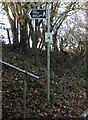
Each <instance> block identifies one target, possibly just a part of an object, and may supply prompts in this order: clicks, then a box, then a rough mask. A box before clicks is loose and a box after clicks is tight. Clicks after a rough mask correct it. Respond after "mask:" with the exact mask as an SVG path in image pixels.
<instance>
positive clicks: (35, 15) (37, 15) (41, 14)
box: [27, 9, 47, 19]
mask: <svg viewBox="0 0 88 120" xmlns="http://www.w3.org/2000/svg"><path fill="white" fill-rule="evenodd" d="M27 15H28V18H29V19H47V9H31V10H29V11H28V13H27Z"/></svg>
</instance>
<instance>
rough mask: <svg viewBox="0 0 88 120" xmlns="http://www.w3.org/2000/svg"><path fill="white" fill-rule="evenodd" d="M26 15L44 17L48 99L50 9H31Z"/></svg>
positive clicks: (37, 17) (30, 17)
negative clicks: (45, 23) (45, 25)
mask: <svg viewBox="0 0 88 120" xmlns="http://www.w3.org/2000/svg"><path fill="white" fill-rule="evenodd" d="M27 16H28V18H29V19H34V20H36V19H46V20H47V28H48V30H47V32H46V33H45V42H47V80H48V82H47V98H48V101H50V43H52V33H50V9H49V5H48V7H47V9H31V10H29V11H28V13H27Z"/></svg>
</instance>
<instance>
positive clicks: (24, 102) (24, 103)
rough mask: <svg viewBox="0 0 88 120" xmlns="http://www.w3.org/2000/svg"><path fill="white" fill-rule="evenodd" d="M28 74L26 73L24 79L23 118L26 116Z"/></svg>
mask: <svg viewBox="0 0 88 120" xmlns="http://www.w3.org/2000/svg"><path fill="white" fill-rule="evenodd" d="M27 77H28V76H27V74H26V73H25V78H24V80H23V118H26V81H27Z"/></svg>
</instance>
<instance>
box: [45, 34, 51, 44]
mask: <svg viewBox="0 0 88 120" xmlns="http://www.w3.org/2000/svg"><path fill="white" fill-rule="evenodd" d="M45 42H49V43H53V40H52V33H51V32H46V33H45Z"/></svg>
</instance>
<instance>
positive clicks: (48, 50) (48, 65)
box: [47, 8, 50, 101]
mask: <svg viewBox="0 0 88 120" xmlns="http://www.w3.org/2000/svg"><path fill="white" fill-rule="evenodd" d="M47 25H48V33H49V32H50V9H49V8H48V24H47ZM47 72H48V73H47V79H48V82H47V86H48V101H49V100H50V43H49V42H47Z"/></svg>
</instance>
